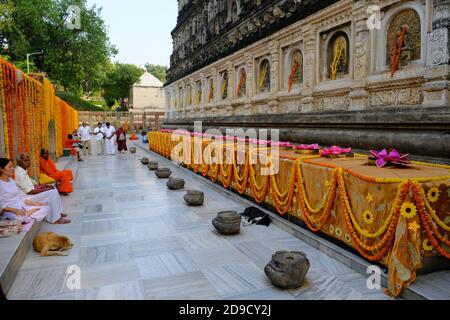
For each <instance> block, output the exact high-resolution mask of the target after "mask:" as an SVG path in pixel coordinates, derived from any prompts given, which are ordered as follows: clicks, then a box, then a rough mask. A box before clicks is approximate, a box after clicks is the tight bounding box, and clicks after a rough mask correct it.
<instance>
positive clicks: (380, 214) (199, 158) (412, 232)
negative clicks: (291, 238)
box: [148, 131, 450, 297]
mask: <svg viewBox="0 0 450 320" xmlns="http://www.w3.org/2000/svg"><path fill="white" fill-rule="evenodd" d="M148 138H149V147H150V150H152V151H154V152H157V153H159V154H161V155H163V156H165V157H167V158H170V159H172V160H173V161H177V162H179V163H180V164H182V165H184V166H185V167H187V168H190V169H191V170H193V171H194V172H196V173H198V174H201V175H203V176H205V177H208V178H209V179H211V180H213V181H216V182H218V183H221V184H222V185H223V186H224V187H225V188H231V189H233V190H235V191H236V192H238V193H240V194H242V195H246V196H248V197H251V198H252V199H253V200H254V201H255V202H257V203H260V204H265V205H268V206H271V207H273V208H275V210H276V211H277V212H278V213H279V214H280V215H282V216H285V215H289V216H292V217H295V218H297V219H300V220H301V221H303V222H305V223H306V225H307V226H308V228H309V229H310V230H311V231H313V232H319V231H320V232H323V233H325V234H327V235H328V236H331V237H333V238H334V239H336V240H337V241H341V242H343V243H345V244H347V245H348V246H350V247H352V248H354V249H355V250H357V251H358V252H359V254H360V255H361V256H363V257H364V258H365V259H367V260H369V261H373V262H377V263H380V264H383V265H385V266H387V268H388V288H387V289H386V293H388V294H390V295H392V296H395V297H396V296H398V295H399V294H400V293H401V292H402V290H403V288H404V287H405V286H407V285H409V284H411V283H412V282H414V280H415V279H416V270H418V269H420V268H422V267H423V263H424V259H425V258H426V257H435V256H442V257H444V258H446V259H449V258H450V249H449V247H450V241H449V236H450V227H449V224H450V166H445V165H437V164H430V163H421V162H412V163H410V164H409V165H407V166H404V167H402V168H398V167H385V168H379V167H377V166H371V165H369V162H368V157H367V156H365V155H360V154H355V155H352V156H351V157H338V158H324V157H322V156H320V155H318V154H317V155H314V154H299V153H298V152H295V151H293V150H290V148H284V147H282V148H278V147H277V148H273V147H269V145H267V144H266V143H259V142H258V141H252V140H248V139H247V140H245V139H244V140H239V141H237V140H236V139H233V138H232V139H231V140H230V139H223V140H222V139H218V137H216V138H215V139H213V140H211V136H207V137H205V136H203V135H202V134H200V135H195V136H193V135H191V134H190V133H187V132H185V133H183V132H181V133H180V132H176V134H174V133H173V132H169V131H165V132H150V133H149V134H148ZM205 138H206V139H205ZM272 145H275V144H272ZM264 171H266V172H268V174H265V173H263V172H264Z"/></svg>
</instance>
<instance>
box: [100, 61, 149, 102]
mask: <svg viewBox="0 0 450 320" xmlns="http://www.w3.org/2000/svg"><path fill="white" fill-rule="evenodd" d="M143 73H144V70H142V69H140V68H139V67H137V66H135V65H134V64H124V63H118V62H117V63H115V64H114V65H112V66H110V68H109V69H108V71H107V73H106V78H105V81H104V84H103V88H104V97H105V101H106V103H107V105H108V106H109V107H111V106H113V105H114V104H115V101H118V100H120V101H121V106H122V107H123V101H124V99H125V98H127V97H128V95H129V92H130V87H131V86H132V85H133V84H134V83H135V82H136V81H137V80H139V78H140V76H141V75H142V74H143Z"/></svg>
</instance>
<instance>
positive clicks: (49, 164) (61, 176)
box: [39, 149, 73, 196]
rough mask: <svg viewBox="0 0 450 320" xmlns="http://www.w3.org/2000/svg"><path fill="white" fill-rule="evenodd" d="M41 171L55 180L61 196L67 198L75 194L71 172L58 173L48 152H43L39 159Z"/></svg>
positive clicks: (44, 150) (43, 150)
mask: <svg viewBox="0 0 450 320" xmlns="http://www.w3.org/2000/svg"><path fill="white" fill-rule="evenodd" d="M39 166H40V171H41V172H42V173H45V174H46V175H48V176H49V177H50V178H52V179H55V180H56V181H58V183H59V187H58V190H59V192H60V193H61V195H65V196H67V195H68V194H69V193H72V192H73V187H72V181H73V174H72V171H71V170H64V171H58V170H57V169H56V165H55V163H54V162H53V160H52V158H50V154H49V152H48V150H46V149H42V150H41V157H40V159H39Z"/></svg>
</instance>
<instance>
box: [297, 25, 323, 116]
mask: <svg viewBox="0 0 450 320" xmlns="http://www.w3.org/2000/svg"><path fill="white" fill-rule="evenodd" d="M303 34H304V35H305V37H304V57H303V82H304V90H302V99H301V103H302V112H311V111H313V110H314V98H313V87H314V81H315V80H314V71H315V61H316V57H319V53H318V52H317V54H316V35H317V29H316V28H314V27H311V25H307V26H305V28H304V29H303Z"/></svg>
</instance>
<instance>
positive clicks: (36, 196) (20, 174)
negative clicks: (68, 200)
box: [14, 154, 70, 224]
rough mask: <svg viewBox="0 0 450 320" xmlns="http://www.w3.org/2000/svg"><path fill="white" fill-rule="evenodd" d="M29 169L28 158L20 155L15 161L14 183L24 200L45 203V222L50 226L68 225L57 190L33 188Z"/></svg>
mask: <svg viewBox="0 0 450 320" xmlns="http://www.w3.org/2000/svg"><path fill="white" fill-rule="evenodd" d="M29 167H30V157H29V156H28V155H26V154H21V155H20V156H19V158H18V159H17V167H16V168H15V170H14V174H15V177H16V179H15V181H16V184H17V186H18V188H19V189H20V190H21V191H22V192H23V194H24V196H25V198H26V199H29V200H31V201H34V202H43V203H47V204H48V207H49V209H50V213H49V215H48V216H47V218H46V220H47V221H48V222H49V223H52V224H68V223H70V220H68V219H65V218H66V217H67V215H66V214H64V213H63V212H64V208H63V205H62V203H61V197H60V195H59V192H58V190H56V189H54V188H53V187H51V186H35V185H34V184H33V181H32V180H31V178H30V176H29V175H28V172H27V169H28V168H29Z"/></svg>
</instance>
